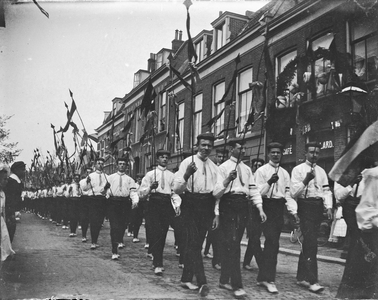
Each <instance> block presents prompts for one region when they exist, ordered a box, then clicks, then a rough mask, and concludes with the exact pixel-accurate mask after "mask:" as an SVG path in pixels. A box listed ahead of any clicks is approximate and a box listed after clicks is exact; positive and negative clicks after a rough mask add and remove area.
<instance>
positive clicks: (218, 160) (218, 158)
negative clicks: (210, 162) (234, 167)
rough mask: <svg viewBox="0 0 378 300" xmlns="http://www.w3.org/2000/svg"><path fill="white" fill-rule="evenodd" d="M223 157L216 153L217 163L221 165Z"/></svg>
mask: <svg viewBox="0 0 378 300" xmlns="http://www.w3.org/2000/svg"><path fill="white" fill-rule="evenodd" d="M223 158H224V155H223V154H222V153H217V163H218V164H221V163H223Z"/></svg>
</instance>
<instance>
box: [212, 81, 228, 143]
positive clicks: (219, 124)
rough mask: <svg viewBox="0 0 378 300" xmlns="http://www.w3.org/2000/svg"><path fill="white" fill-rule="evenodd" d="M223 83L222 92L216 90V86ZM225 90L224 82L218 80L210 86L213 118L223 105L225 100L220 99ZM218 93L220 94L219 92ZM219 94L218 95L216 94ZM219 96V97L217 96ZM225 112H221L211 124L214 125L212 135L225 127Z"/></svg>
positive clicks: (217, 133)
mask: <svg viewBox="0 0 378 300" xmlns="http://www.w3.org/2000/svg"><path fill="white" fill-rule="evenodd" d="M221 85H223V93H222V90H220V91H217V88H218V87H220V86H221ZM225 91H226V82H225V81H224V80H223V81H218V82H217V83H215V84H214V85H213V88H212V98H213V99H212V103H213V114H212V117H213V118H214V117H215V116H216V115H218V114H219V113H220V112H221V110H222V109H223V108H224V107H225V102H220V100H221V99H222V97H223V95H224V93H225ZM219 93H220V94H219ZM218 94H219V95H218ZM218 96H219V97H218ZM224 116H225V113H223V114H222V116H221V117H220V118H219V119H218V120H216V121H215V122H214V124H213V126H214V135H215V136H216V137H217V136H218V135H219V133H220V132H221V131H222V130H223V129H224V127H225V121H224Z"/></svg>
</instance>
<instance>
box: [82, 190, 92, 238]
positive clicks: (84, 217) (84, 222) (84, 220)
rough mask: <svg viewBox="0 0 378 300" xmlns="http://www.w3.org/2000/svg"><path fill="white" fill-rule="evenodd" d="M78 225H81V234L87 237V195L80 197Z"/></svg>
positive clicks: (88, 200) (88, 202) (88, 201)
mask: <svg viewBox="0 0 378 300" xmlns="http://www.w3.org/2000/svg"><path fill="white" fill-rule="evenodd" d="M80 203H81V205H80V225H81V236H82V237H83V238H86V237H87V231H88V226H89V204H90V199H89V196H81V198H80Z"/></svg>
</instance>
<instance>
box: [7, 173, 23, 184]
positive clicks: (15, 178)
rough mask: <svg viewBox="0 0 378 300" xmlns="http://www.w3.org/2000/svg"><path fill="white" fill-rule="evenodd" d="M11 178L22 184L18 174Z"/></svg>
mask: <svg viewBox="0 0 378 300" xmlns="http://www.w3.org/2000/svg"><path fill="white" fill-rule="evenodd" d="M9 177H10V178H13V179H14V180H16V181H17V182H18V183H21V180H20V178H18V176H17V175H16V174H14V173H11V174H10V176H9Z"/></svg>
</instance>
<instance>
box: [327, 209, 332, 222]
mask: <svg viewBox="0 0 378 300" xmlns="http://www.w3.org/2000/svg"><path fill="white" fill-rule="evenodd" d="M327 217H328V220H330V221H332V220H333V214H332V209H331V208H327Z"/></svg>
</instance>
